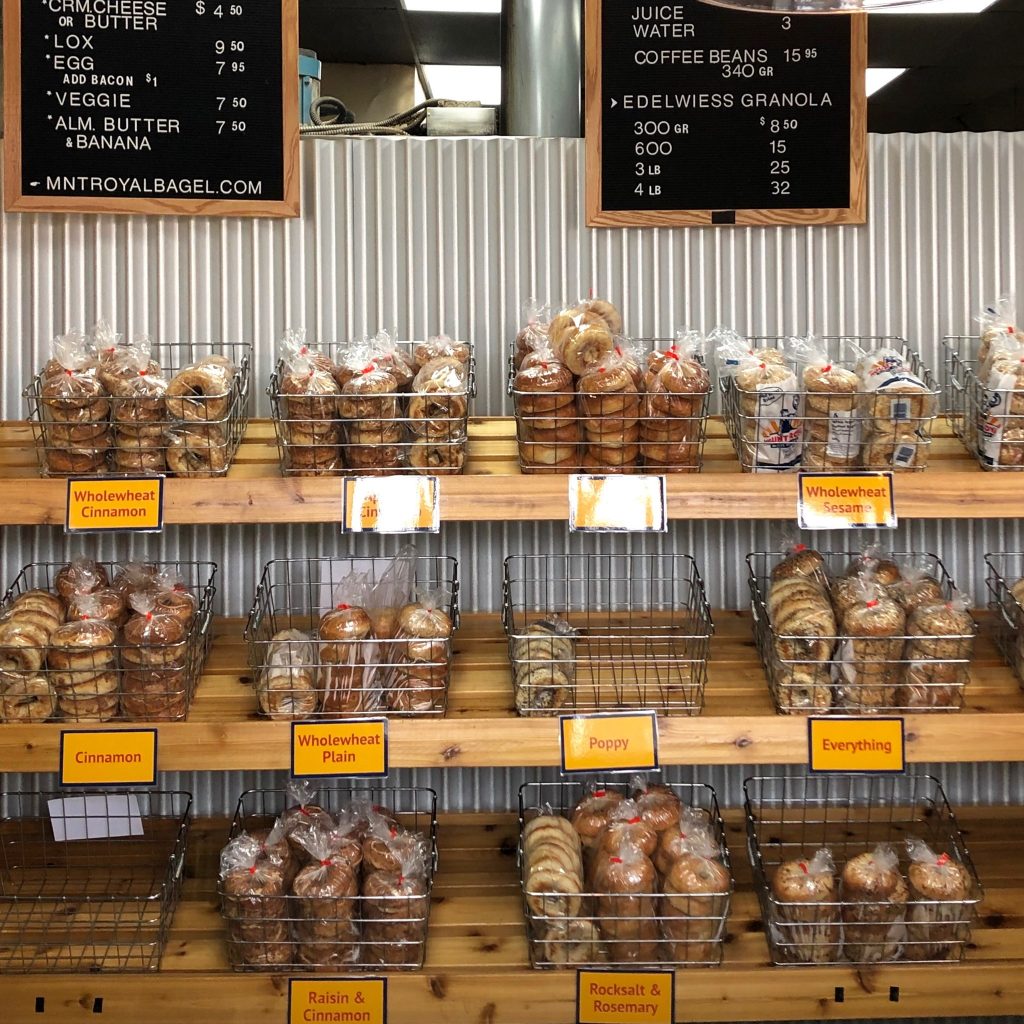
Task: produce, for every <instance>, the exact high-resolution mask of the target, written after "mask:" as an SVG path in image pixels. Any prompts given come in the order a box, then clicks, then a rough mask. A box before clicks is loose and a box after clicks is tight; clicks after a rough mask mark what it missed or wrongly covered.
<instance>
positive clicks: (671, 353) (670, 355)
mask: <svg viewBox="0 0 1024 1024" xmlns="http://www.w3.org/2000/svg"><path fill="white" fill-rule="evenodd" d="M665 358H666V359H674V360H675V361H676V362H677V363H678V362H679V353H678V352H677V351H676V350H675V349H674V348H670V349H669V350H668V351H667V352H666V353H665Z"/></svg>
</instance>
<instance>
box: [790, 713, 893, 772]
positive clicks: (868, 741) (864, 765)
mask: <svg viewBox="0 0 1024 1024" xmlns="http://www.w3.org/2000/svg"><path fill="white" fill-rule="evenodd" d="M807 728H808V737H809V742H810V755H809V758H808V760H809V762H810V769H811V771H812V772H886V773H898V772H902V771H905V770H906V766H907V761H906V744H905V742H904V737H903V719H902V718H811V719H808V722H807Z"/></svg>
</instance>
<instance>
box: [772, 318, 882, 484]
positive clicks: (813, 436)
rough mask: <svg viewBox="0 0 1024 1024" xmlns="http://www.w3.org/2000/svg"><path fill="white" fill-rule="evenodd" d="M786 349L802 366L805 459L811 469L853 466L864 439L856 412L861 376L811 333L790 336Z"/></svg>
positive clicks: (859, 418)
mask: <svg viewBox="0 0 1024 1024" xmlns="http://www.w3.org/2000/svg"><path fill="white" fill-rule="evenodd" d="M786 350H787V352H788V353H789V354H790V355H791V357H792V358H793V359H794V360H795V361H796V363H797V364H798V365H799V366H800V367H801V378H802V381H803V389H804V391H805V392H806V395H805V396H804V462H805V463H806V464H807V465H808V468H811V469H831V468H841V467H843V466H852V465H854V464H855V463H856V461H857V459H858V458H859V456H860V446H861V442H862V441H863V431H862V429H861V422H862V421H861V417H860V416H858V415H857V401H858V399H857V392H858V391H859V390H860V378H859V377H858V376H857V374H856V373H855V372H854V371H853V370H851V369H849V368H848V367H845V366H841V365H839V364H838V363H836V362H834V361H833V360H832V358H831V357H830V356H829V353H828V351H827V349H826V347H825V345H824V343H823V342H822V341H821V339H819V338H817V337H815V336H814V335H807V337H804V338H790V339H788V341H787V343H786Z"/></svg>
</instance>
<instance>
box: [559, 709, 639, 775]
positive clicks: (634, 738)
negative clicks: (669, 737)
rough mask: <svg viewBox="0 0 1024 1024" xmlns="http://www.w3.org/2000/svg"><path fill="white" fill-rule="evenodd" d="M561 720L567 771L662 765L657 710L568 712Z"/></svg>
mask: <svg viewBox="0 0 1024 1024" xmlns="http://www.w3.org/2000/svg"><path fill="white" fill-rule="evenodd" d="M560 724H561V742H562V771H563V772H566V773H572V772H628V771H637V772H640V771H651V770H653V769H655V768H657V767H658V717H657V715H656V714H655V713H654V712H653V711H640V712H636V713H628V714H622V715H565V716H563V717H562V718H561V719H560Z"/></svg>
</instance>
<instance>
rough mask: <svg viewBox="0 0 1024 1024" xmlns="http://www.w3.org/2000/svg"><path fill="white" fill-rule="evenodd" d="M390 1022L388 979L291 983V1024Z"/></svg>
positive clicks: (289, 983)
mask: <svg viewBox="0 0 1024 1024" xmlns="http://www.w3.org/2000/svg"><path fill="white" fill-rule="evenodd" d="M387 1019H388V983H387V979H386V978H339V979H332V980H331V981H311V980H307V979H305V978H303V979H301V980H300V979H299V978H292V979H291V980H290V981H289V982H288V1024H310V1022H311V1021H325V1022H328V1024H343V1022H353V1024H355V1022H358V1024H386V1022H387Z"/></svg>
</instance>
